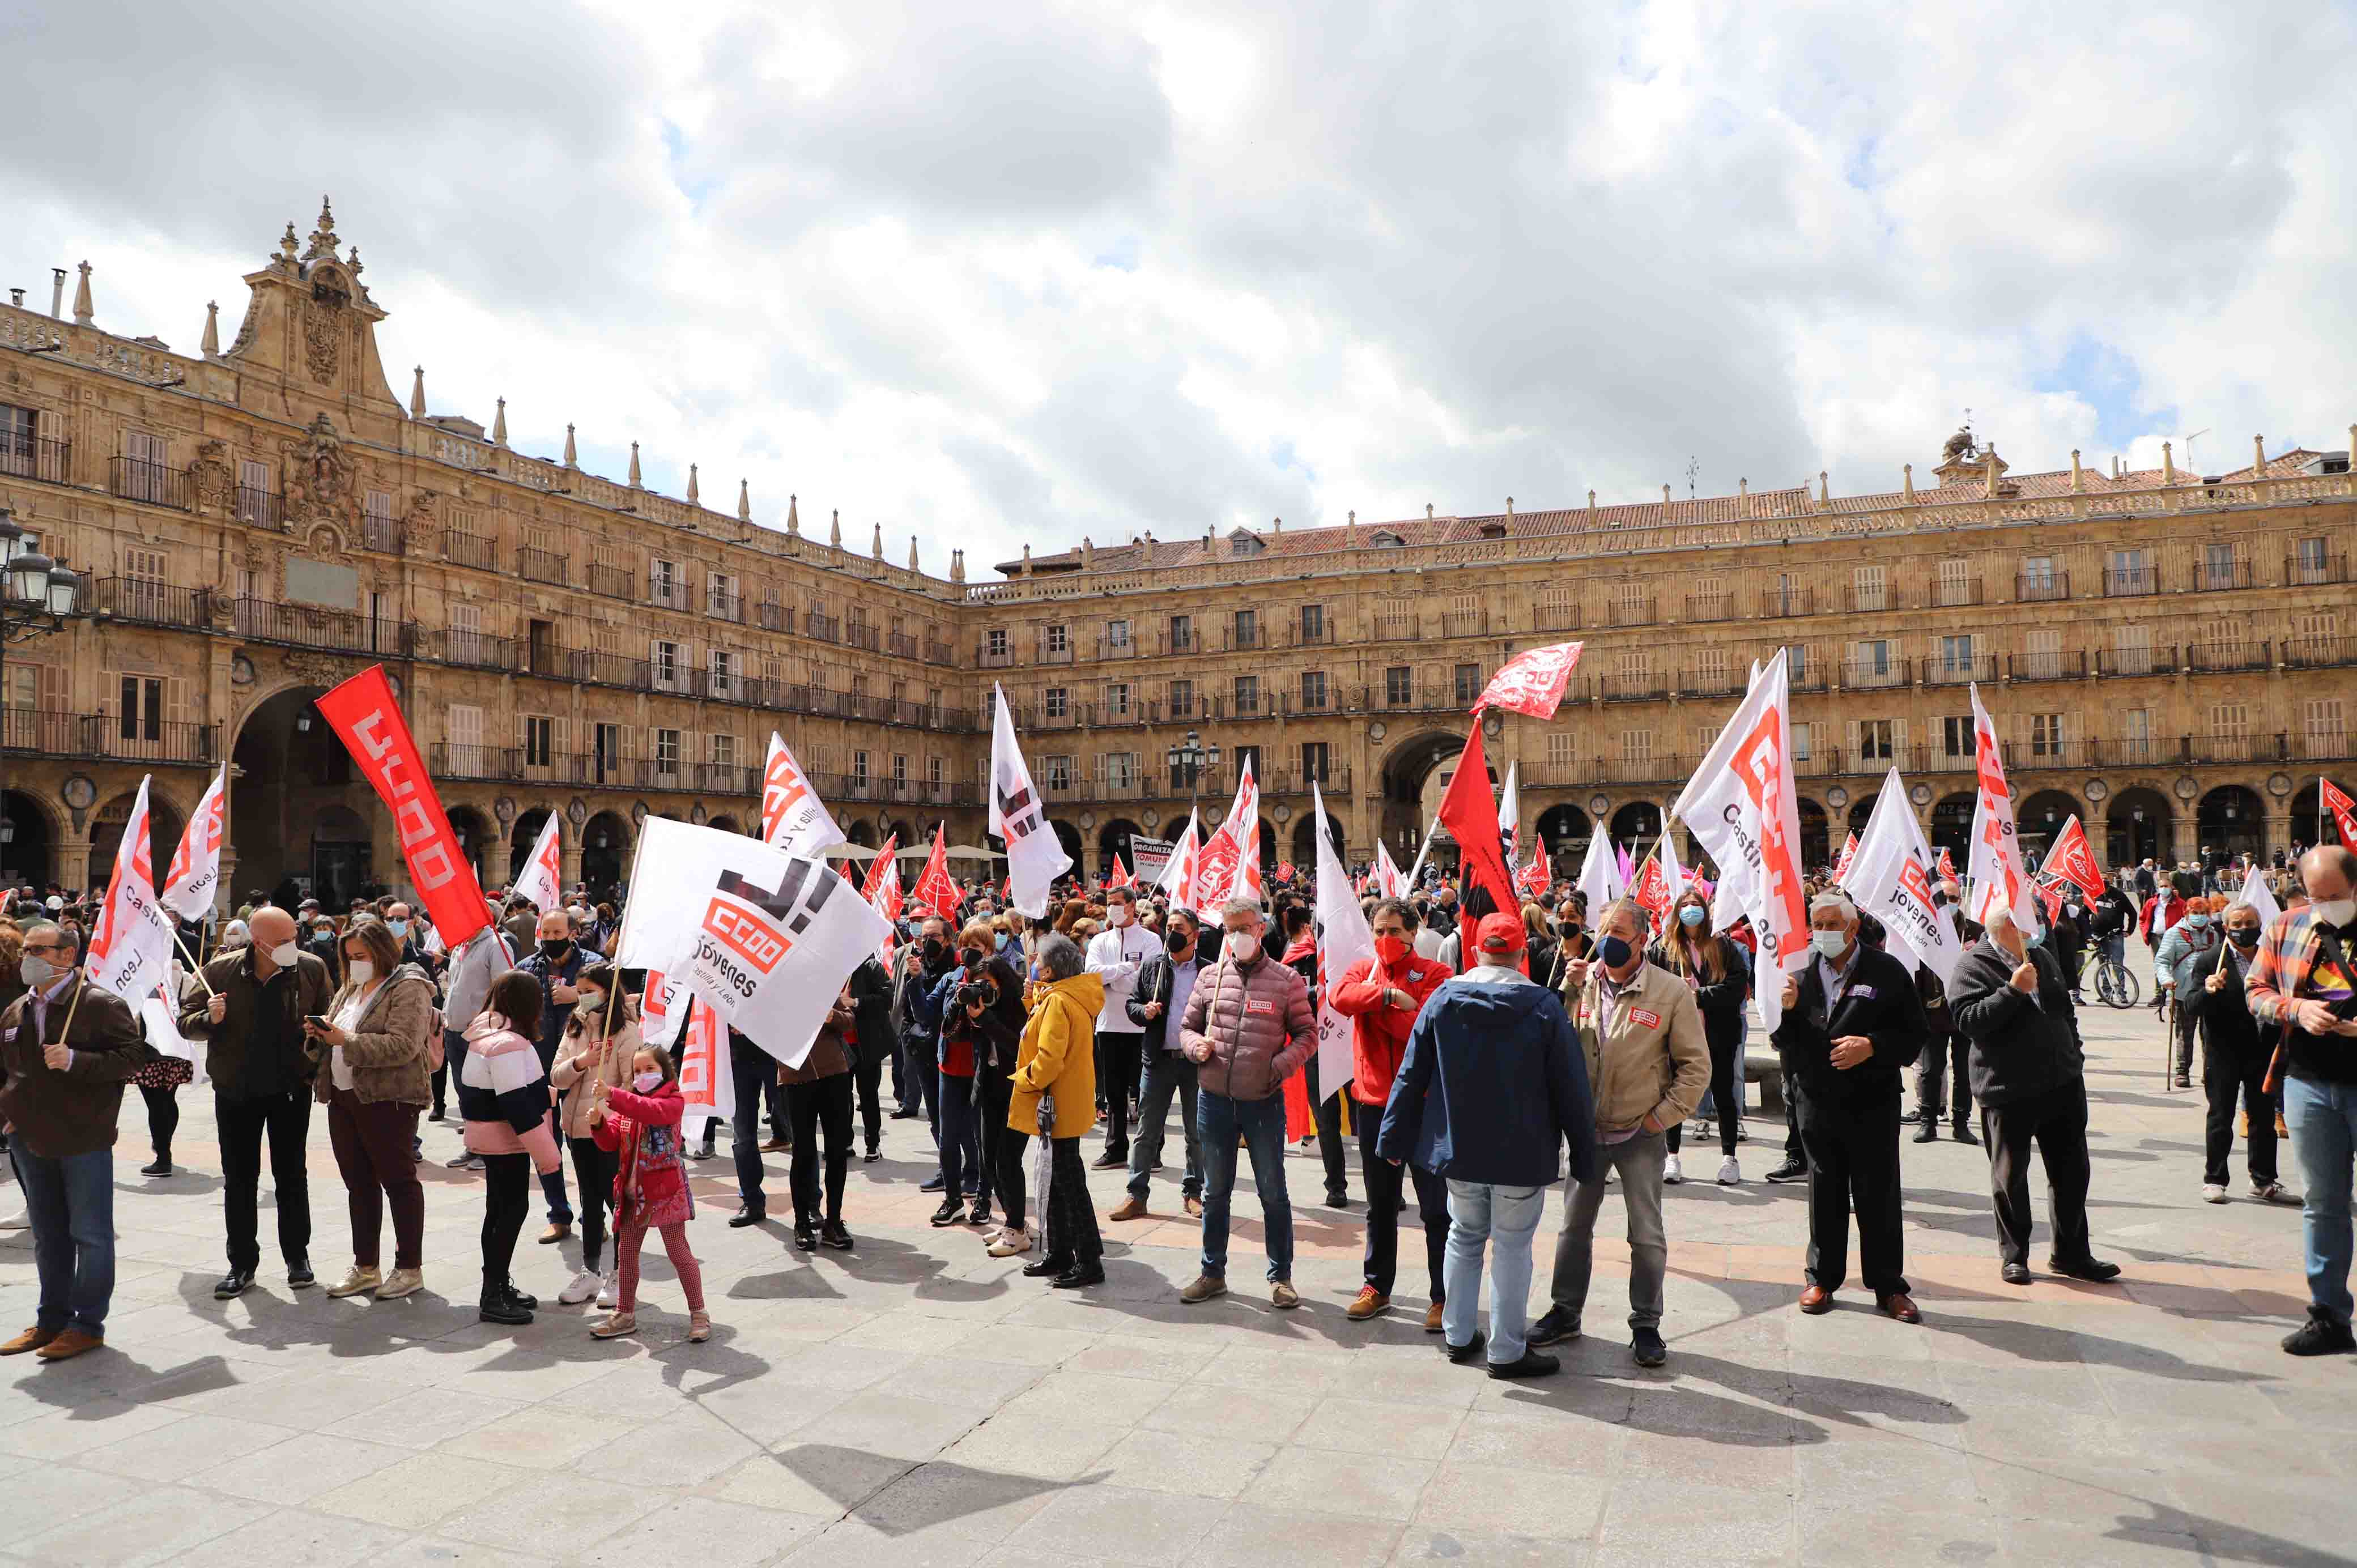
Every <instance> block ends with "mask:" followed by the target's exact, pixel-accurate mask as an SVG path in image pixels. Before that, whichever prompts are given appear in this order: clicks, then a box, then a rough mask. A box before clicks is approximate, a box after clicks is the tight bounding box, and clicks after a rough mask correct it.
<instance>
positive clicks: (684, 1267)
mask: <svg viewBox="0 0 2357 1568" xmlns="http://www.w3.org/2000/svg"><path fill="white" fill-rule="evenodd" d="M630 1073H631V1077H630V1088H628V1089H616V1090H609V1091H608V1093H607V1095H606V1100H605V1103H604V1104H603V1105H602V1106H601V1107H600V1108H599V1109H598V1110H597V1111H595V1112H591V1114H590V1128H591V1131H592V1133H594V1134H595V1135H596V1137H597V1146H598V1147H600V1148H602V1149H608V1150H611V1151H613V1152H614V1153H615V1154H616V1155H618V1156H619V1169H618V1170H617V1171H616V1173H615V1176H614V1261H615V1262H616V1263H617V1264H618V1265H619V1267H620V1270H621V1276H622V1277H621V1290H620V1292H619V1295H618V1296H617V1300H616V1305H615V1309H614V1315H613V1316H610V1317H608V1318H607V1319H606V1320H605V1321H604V1322H602V1323H600V1324H598V1325H597V1326H595V1327H593V1328H592V1329H590V1331H589V1332H590V1333H591V1334H593V1335H595V1336H596V1337H598V1338H600V1339H616V1338H619V1337H621V1336H623V1335H625V1334H632V1333H635V1332H637V1330H638V1326H639V1320H638V1314H637V1312H636V1310H635V1309H636V1307H637V1305H638V1300H639V1249H640V1246H641V1245H642V1244H643V1243H644V1242H645V1241H646V1239H647V1231H648V1230H649V1228H652V1229H655V1230H661V1231H662V1242H663V1251H665V1252H668V1253H669V1254H670V1255H671V1266H672V1268H673V1270H674V1271H676V1272H677V1273H678V1274H679V1283H680V1286H681V1288H682V1289H683V1290H684V1291H685V1292H686V1293H687V1306H688V1318H687V1337H689V1338H690V1339H692V1340H697V1341H702V1340H705V1339H709V1338H711V1337H712V1315H711V1314H710V1313H707V1312H705V1310H704V1272H703V1270H701V1269H700V1268H698V1267H697V1266H696V1262H695V1254H694V1251H690V1250H689V1248H688V1244H687V1222H688V1220H689V1219H691V1218H692V1217H693V1216H694V1213H695V1200H694V1198H693V1197H690V1196H689V1195H688V1190H687V1171H686V1167H685V1166H684V1165H682V1164H681V1161H680V1141H679V1137H680V1134H679V1122H680V1113H681V1112H682V1111H683V1110H684V1109H685V1107H686V1101H684V1100H683V1099H682V1098H681V1096H680V1092H679V1071H678V1069H676V1068H674V1067H673V1065H672V1059H671V1055H670V1053H669V1052H667V1051H665V1050H663V1049H662V1047H658V1046H641V1047H639V1054H638V1056H637V1057H636V1058H634V1059H633V1060H632V1062H631V1064H630Z"/></svg>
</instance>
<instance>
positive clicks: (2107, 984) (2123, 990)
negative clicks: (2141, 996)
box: [2079, 947, 2137, 1008]
mask: <svg viewBox="0 0 2357 1568" xmlns="http://www.w3.org/2000/svg"><path fill="white" fill-rule="evenodd" d="M2090 970H2092V971H2093V972H2094V977H2095V996H2096V999H2097V1000H2099V1001H2101V1002H2102V1003H2103V1004H2104V1005H2105V1006H2106V1007H2119V1008H2127V1007H2133V1006H2135V1005H2136V994H2137V985H2136V971H2134V970H2132V969H2130V968H2129V967H2128V966H2127V965H2126V963H2124V962H2122V961H2120V960H2118V959H2115V958H2114V957H2112V956H2111V954H2109V953H2107V952H2105V951H2104V950H2103V949H2102V948H2101V947H2091V948H2089V949H2088V950H2087V956H2086V958H2085V959H2084V960H2083V961H2081V963H2080V965H2079V981H2080V983H2081V984H2082V985H2084V984H2085V983H2086V980H2087V974H2088V972H2089V971H2090Z"/></svg>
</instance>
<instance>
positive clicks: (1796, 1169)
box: [1768, 1160, 1809, 1184]
mask: <svg viewBox="0 0 2357 1568" xmlns="http://www.w3.org/2000/svg"><path fill="white" fill-rule="evenodd" d="M1808 1177H1809V1167H1808V1166H1806V1165H1803V1164H1802V1163H1801V1162H1800V1161H1798V1160H1786V1161H1785V1162H1784V1163H1783V1164H1782V1165H1778V1166H1777V1167H1776V1168H1775V1169H1774V1170H1772V1171H1770V1172H1769V1173H1768V1179H1769V1180H1770V1181H1771V1182H1776V1183H1779V1184H1781V1183H1783V1182H1788V1181H1806V1180H1807V1179H1808Z"/></svg>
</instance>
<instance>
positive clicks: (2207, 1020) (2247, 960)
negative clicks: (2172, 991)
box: [2179, 901, 2291, 1203]
mask: <svg viewBox="0 0 2357 1568" xmlns="http://www.w3.org/2000/svg"><path fill="white" fill-rule="evenodd" d="M2224 919H2225V934H2226V940H2225V941H2223V942H2222V943H2221V944H2220V945H2219V949H2218V956H2217V958H2216V960H2215V961H2213V962H2212V964H2211V965H2210V966H2209V968H2208V971H2207V972H2206V973H2204V974H2203V976H2202V979H2201V988H2200V989H2199V990H2196V991H2189V992H2187V993H2185V995H2184V996H2183V998H2182V999H2180V1001H2179V1006H2181V1007H2187V1008H2189V1009H2190V1010H2191V1011H2192V1012H2193V1013H2195V1015H2197V1018H2198V1021H2199V1023H2200V1025H2201V1091H2202V1096H2203V1098H2204V1099H2206V1100H2207V1101H2209V1106H2210V1114H2209V1120H2208V1123H2207V1125H2206V1126H2205V1128H2204V1133H2205V1137H2204V1140H2203V1148H2202V1165H2201V1198H2202V1201H2203V1202H2205V1203H2223V1202H2225V1201H2226V1157H2227V1155H2230V1154H2232V1153H2233V1147H2234V1105H2235V1102H2236V1101H2238V1100H2239V1101H2241V1102H2242V1104H2243V1107H2244V1110H2245V1112H2247V1113H2248V1115H2249V1133H2248V1135H2247V1137H2246V1139H2245V1141H2244V1150H2243V1156H2244V1161H2245V1162H2246V1164H2247V1165H2248V1166H2249V1170H2250V1177H2251V1196H2252V1197H2255V1198H2257V1199H2258V1200H2259V1201H2260V1202H2262V1203H2288V1202H2290V1201H2291V1197H2290V1195H2289V1194H2287V1193H2286V1192H2285V1191H2284V1186H2283V1183H2282V1182H2280V1181H2278V1180H2277V1179H2276V1096H2275V1095H2274V1094H2272V1093H2270V1092H2269V1091H2268V1089H2267V1058H2268V1057H2269V1056H2270V1055H2271V1054H2272V1047H2273V1046H2274V1043H2275V1042H2274V1041H2273V1040H2272V1039H2269V1038H2267V1037H2266V1036H2263V1035H2261V1033H2260V1032H2259V1025H2258V1021H2257V1020H2256V1019H2255V1018H2253V1017H2252V1016H2251V1004H2250V996H2249V992H2248V990H2247V987H2246V983H2247V981H2248V979H2249V976H2250V972H2251V964H2252V962H2253V961H2255V960H2256V959H2257V957H2258V956H2259V935H2260V929H2261V922H2260V919H2259V912H2258V910H2256V909H2255V908H2252V907H2251V906H2250V905H2248V904H2244V903H2241V902H2239V901H2238V902H2236V903H2234V904H2232V905H2230V906H2228V908H2227V909H2226V913H2225V917H2224Z"/></svg>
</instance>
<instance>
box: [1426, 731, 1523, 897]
mask: <svg viewBox="0 0 2357 1568" xmlns="http://www.w3.org/2000/svg"><path fill="white" fill-rule="evenodd" d="M1440 825H1441V826H1442V827H1444V828H1447V829H1448V836H1449V837H1451V838H1453V839H1455V840H1456V841H1457V854H1458V860H1459V862H1460V863H1461V864H1462V865H1464V866H1465V868H1466V874H1467V875H1469V876H1471V877H1472V878H1473V879H1474V880H1475V881H1477V882H1479V883H1480V885H1481V886H1484V887H1486V888H1488V889H1489V890H1490V897H1491V898H1493V899H1495V900H1496V901H1497V908H1498V910H1499V912H1500V913H1501V914H1508V913H1512V911H1514V910H1516V909H1519V908H1522V907H1523V901H1522V900H1521V899H1520V898H1517V897H1514V879H1513V877H1512V875H1511V874H1510V873H1508V871H1507V870H1506V855H1505V847H1504V844H1503V843H1502V842H1501V840H1500V839H1499V837H1498V803H1497V802H1496V801H1495V800H1491V798H1490V763H1489V759H1488V758H1487V757H1484V756H1483V755H1482V749H1481V721H1480V719H1475V720H1474V721H1473V727H1472V731H1471V733H1470V734H1469V735H1467V736H1466V737H1465V749H1464V750H1463V751H1462V752H1460V753H1459V754H1458V757H1457V772H1456V775H1455V777H1453V778H1451V779H1449V780H1448V793H1447V794H1446V795H1444V796H1442V797H1441V800H1440Z"/></svg>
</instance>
